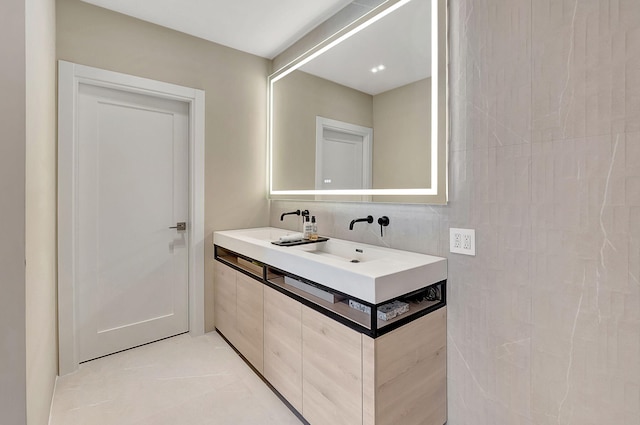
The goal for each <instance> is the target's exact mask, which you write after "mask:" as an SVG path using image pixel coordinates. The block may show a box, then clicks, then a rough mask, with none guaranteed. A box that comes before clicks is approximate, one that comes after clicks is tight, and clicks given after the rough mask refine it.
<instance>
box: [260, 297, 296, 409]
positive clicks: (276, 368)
mask: <svg viewBox="0 0 640 425" xmlns="http://www.w3.org/2000/svg"><path fill="white" fill-rule="evenodd" d="M264 377H265V378H266V379H267V380H268V381H269V382H270V383H271V385H273V387H274V388H275V389H276V390H278V392H280V394H282V395H283V396H284V398H286V399H287V401H289V403H291V405H292V406H293V407H295V408H296V410H298V412H302V305H301V304H300V303H299V302H298V301H296V300H294V299H292V298H289V297H287V296H285V295H282V294H281V293H280V292H278V291H276V290H274V289H271V288H269V287H265V288H264Z"/></svg>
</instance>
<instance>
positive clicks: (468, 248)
mask: <svg viewBox="0 0 640 425" xmlns="http://www.w3.org/2000/svg"><path fill="white" fill-rule="evenodd" d="M449 252H453V253H456V254H464V255H476V231H475V229H456V228H453V227H451V228H449Z"/></svg>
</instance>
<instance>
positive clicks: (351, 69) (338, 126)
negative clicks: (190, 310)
mask: <svg viewBox="0 0 640 425" xmlns="http://www.w3.org/2000/svg"><path fill="white" fill-rule="evenodd" d="M358 3H359V4H358ZM361 3H362V2H354V3H352V5H355V4H358V6H360V4H361ZM378 3H379V4H377V5H375V6H374V7H372V9H370V10H368V11H366V12H365V13H364V14H362V15H361V16H358V17H356V18H353V16H347V18H344V17H342V18H341V19H342V20H343V21H344V20H345V19H348V20H349V21H348V23H347V24H346V25H343V26H341V27H340V28H339V29H338V30H337V31H334V32H332V33H331V35H330V36H328V37H324V38H323V39H322V41H320V42H319V43H315V44H313V47H311V48H308V49H306V50H303V49H302V48H301V47H300V44H303V45H304V43H306V44H307V45H308V44H309V43H314V41H313V35H311V36H309V35H308V36H307V37H306V38H307V39H306V40H305V39H303V40H301V41H300V42H299V43H298V45H296V44H294V45H293V46H292V47H291V48H290V49H289V50H290V52H287V51H285V52H284V53H283V54H281V55H280V56H278V57H276V58H275V59H274V68H275V69H277V70H276V71H275V72H274V73H273V74H272V75H271V76H270V77H269V160H270V170H269V195H270V197H271V199H298V200H301V199H304V200H332V201H372V202H394V203H430V204H445V203H446V201H447V180H446V179H447V149H446V148H447V91H446V88H447V83H446V0H395V1H394V0H387V1H380V2H378ZM345 9H348V8H345ZM341 12H342V13H343V14H345V13H346V14H347V15H348V14H349V13H351V15H353V10H351V11H349V10H347V12H345V11H344V10H343V11H341ZM341 12H339V13H341ZM339 20H340V19H339V18H335V19H334V21H336V22H337V21H339ZM327 22H329V21H327ZM320 29H321V30H324V31H325V32H326V26H325V28H322V26H321V27H320ZM316 38H317V35H316ZM310 40H311V41H310ZM296 49H297V51H302V53H301V54H299V55H298V54H297V53H296ZM291 52H293V53H291ZM287 54H288V56H289V57H292V55H296V56H295V57H293V59H292V60H289V59H288V57H287Z"/></svg>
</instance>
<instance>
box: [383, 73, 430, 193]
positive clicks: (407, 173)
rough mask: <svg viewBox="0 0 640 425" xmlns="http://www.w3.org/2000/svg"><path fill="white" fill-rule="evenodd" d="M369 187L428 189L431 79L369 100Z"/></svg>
mask: <svg viewBox="0 0 640 425" xmlns="http://www.w3.org/2000/svg"><path fill="white" fill-rule="evenodd" d="M373 126H374V128H375V133H374V138H373V140H374V142H373V187H374V188H376V189H403V188H423V187H430V186H431V150H430V144H429V142H430V139H431V78H425V79H423V80H420V81H416V82H414V83H411V84H407V85H405V86H402V87H398V88H396V89H393V90H389V91H386V92H384V93H380V94H378V95H375V96H373Z"/></svg>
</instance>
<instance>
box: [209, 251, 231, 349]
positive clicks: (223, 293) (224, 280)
mask: <svg viewBox="0 0 640 425" xmlns="http://www.w3.org/2000/svg"><path fill="white" fill-rule="evenodd" d="M213 287H214V313H213V315H214V319H215V325H216V328H217V329H218V330H219V331H220V332H221V333H222V334H223V335H224V336H225V338H227V339H228V340H229V341H230V342H231V343H234V344H235V341H236V271H235V270H234V269H232V268H231V267H229V266H226V265H224V264H222V263H219V262H216V263H215V272H214V275H213Z"/></svg>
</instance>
